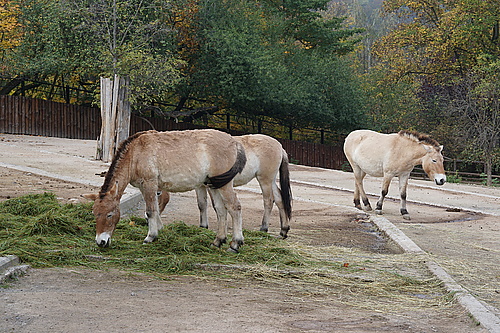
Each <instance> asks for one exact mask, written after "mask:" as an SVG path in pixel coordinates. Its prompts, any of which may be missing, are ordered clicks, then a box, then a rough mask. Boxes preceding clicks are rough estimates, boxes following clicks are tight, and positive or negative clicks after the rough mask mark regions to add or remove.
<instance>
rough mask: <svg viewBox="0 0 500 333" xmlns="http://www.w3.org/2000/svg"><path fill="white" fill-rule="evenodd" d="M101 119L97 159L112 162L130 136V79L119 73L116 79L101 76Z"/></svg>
mask: <svg viewBox="0 0 500 333" xmlns="http://www.w3.org/2000/svg"><path fill="white" fill-rule="evenodd" d="M101 119H102V126H101V135H100V136H99V138H98V141H97V153H96V159H98V160H102V161H103V162H110V161H111V160H112V159H113V157H114V155H115V152H116V149H117V148H118V147H119V145H120V143H121V142H122V141H123V140H125V139H126V138H127V137H128V136H129V131H130V103H129V101H128V79H124V78H120V77H119V76H118V75H115V78H114V81H112V80H111V79H107V78H102V77H101Z"/></svg>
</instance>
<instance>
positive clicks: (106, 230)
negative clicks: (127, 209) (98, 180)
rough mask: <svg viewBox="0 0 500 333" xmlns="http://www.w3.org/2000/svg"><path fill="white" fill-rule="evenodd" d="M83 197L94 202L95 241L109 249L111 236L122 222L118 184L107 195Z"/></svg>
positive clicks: (86, 195) (85, 195)
mask: <svg viewBox="0 0 500 333" xmlns="http://www.w3.org/2000/svg"><path fill="white" fill-rule="evenodd" d="M83 197H85V198H87V199H91V200H94V207H93V209H92V212H93V213H94V216H95V219H96V227H95V229H96V237H95V241H96V243H97V245H98V246H100V247H108V246H109V245H110V244H111V235H112V234H113V231H114V230H115V227H116V225H117V224H118V221H120V198H119V196H118V182H116V183H115V184H113V186H112V187H111V189H110V190H109V191H107V192H106V193H99V194H84V195H83Z"/></svg>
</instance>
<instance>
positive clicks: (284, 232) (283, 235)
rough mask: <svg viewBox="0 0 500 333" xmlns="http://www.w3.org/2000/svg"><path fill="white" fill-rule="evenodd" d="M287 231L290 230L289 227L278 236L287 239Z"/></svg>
mask: <svg viewBox="0 0 500 333" xmlns="http://www.w3.org/2000/svg"><path fill="white" fill-rule="evenodd" d="M289 230H290V227H287V228H283V229H281V232H280V236H281V237H283V239H286V238H287V237H288V231H289Z"/></svg>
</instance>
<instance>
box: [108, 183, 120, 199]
mask: <svg viewBox="0 0 500 333" xmlns="http://www.w3.org/2000/svg"><path fill="white" fill-rule="evenodd" d="M108 193H109V194H110V195H111V196H112V197H115V196H117V195H118V181H116V182H115V183H114V184H113V186H111V188H110V190H109V191H108Z"/></svg>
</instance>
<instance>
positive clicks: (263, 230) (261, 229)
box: [259, 227, 269, 232]
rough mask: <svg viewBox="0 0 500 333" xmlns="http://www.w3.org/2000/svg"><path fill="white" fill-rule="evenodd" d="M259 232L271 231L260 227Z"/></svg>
mask: <svg viewBox="0 0 500 333" xmlns="http://www.w3.org/2000/svg"><path fill="white" fill-rule="evenodd" d="M259 230H260V231H262V232H268V231H269V230H268V229H267V228H265V227H260V229H259Z"/></svg>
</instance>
